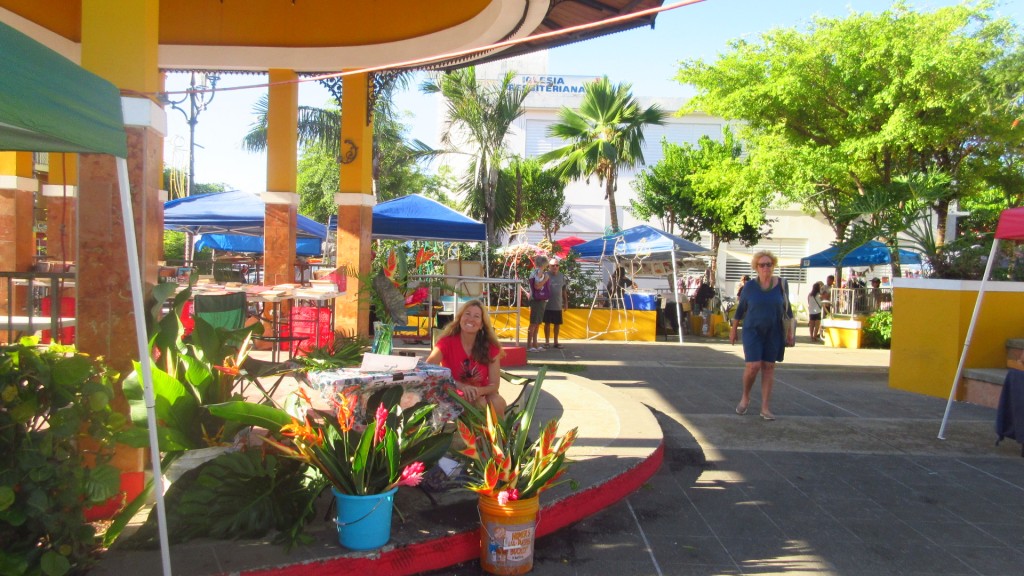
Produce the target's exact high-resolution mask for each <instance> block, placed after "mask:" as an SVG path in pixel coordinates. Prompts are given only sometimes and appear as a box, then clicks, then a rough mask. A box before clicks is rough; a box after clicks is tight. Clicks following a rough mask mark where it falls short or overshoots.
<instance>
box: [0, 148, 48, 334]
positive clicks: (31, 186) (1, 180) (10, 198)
mask: <svg viewBox="0 0 1024 576" xmlns="http://www.w3.org/2000/svg"><path fill="white" fill-rule="evenodd" d="M32 169H33V159H32V153H31V152H0V270H3V271H5V272H26V271H28V270H31V269H32V264H33V260H34V256H35V234H34V231H33V223H34V221H35V215H34V213H33V200H34V198H35V192H36V190H38V189H39V181H38V180H36V179H35V178H34V177H33V171H32ZM11 297H12V295H11V294H8V293H7V284H6V283H4V282H0V312H7V311H8V306H9V301H10V298H11ZM22 304H24V302H23V301H22ZM13 312H14V313H15V314H24V313H25V312H24V311H21V310H18V309H17V305H15V309H14V310H13ZM6 338H7V331H6V330H3V331H0V341H4V340H6Z"/></svg>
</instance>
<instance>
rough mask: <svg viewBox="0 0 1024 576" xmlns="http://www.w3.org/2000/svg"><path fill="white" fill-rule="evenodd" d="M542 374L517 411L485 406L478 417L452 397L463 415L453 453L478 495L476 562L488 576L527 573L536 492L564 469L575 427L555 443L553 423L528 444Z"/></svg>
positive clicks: (552, 482)
mask: <svg viewBox="0 0 1024 576" xmlns="http://www.w3.org/2000/svg"><path fill="white" fill-rule="evenodd" d="M546 372H547V369H546V368H542V369H541V370H540V372H539V373H538V374H537V380H536V382H535V383H534V386H533V388H532V389H531V390H530V395H529V397H528V398H527V401H526V405H525V407H524V408H523V410H522V411H517V410H515V409H511V410H510V411H509V412H508V413H506V414H504V415H498V414H497V413H496V412H495V410H494V407H492V406H490V405H488V406H487V411H486V413H485V414H480V412H479V411H478V410H476V409H475V408H474V407H473V406H472V405H471V404H469V403H467V402H466V401H465V400H464V399H463V398H462V397H460V396H458V394H457V393H454V392H453V393H452V396H453V397H454V398H456V400H458V401H459V403H460V404H461V405H462V407H463V410H464V412H463V415H462V417H460V418H459V421H458V430H459V439H460V440H461V443H462V447H461V448H460V449H459V450H458V453H459V454H460V455H461V456H462V459H463V460H464V462H465V464H466V473H467V474H468V475H469V477H470V481H469V483H468V484H467V486H466V487H467V488H469V489H470V490H472V491H474V492H476V493H477V494H478V495H479V506H480V520H481V531H480V563H481V565H482V566H483V568H484V570H486V571H487V572H490V573H492V574H522V573H525V572H528V571H529V570H530V569H531V568H532V566H533V538H534V527H535V525H536V516H537V510H538V509H539V496H540V493H541V492H543V491H545V490H547V489H549V488H552V487H554V486H556V485H557V484H559V483H560V482H559V480H560V479H561V477H562V476H563V475H564V474H565V471H566V468H567V467H568V465H569V462H568V460H567V459H566V453H567V452H568V450H569V447H570V446H572V443H573V442H574V441H575V440H576V433H577V429H576V428H573V429H572V430H570V431H569V432H567V433H566V434H565V435H564V436H562V437H560V438H559V437H558V420H555V419H552V420H550V421H549V422H548V423H547V424H546V425H545V426H544V427H543V428H542V429H541V430H540V436H539V437H538V438H537V440H535V441H533V442H531V441H530V440H529V439H528V434H529V432H530V430H531V427H532V426H533V418H534V412H535V410H536V408H537V401H538V399H539V398H540V390H541V384H542V383H543V381H544V375H545V373H546Z"/></svg>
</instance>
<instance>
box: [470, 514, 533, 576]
mask: <svg viewBox="0 0 1024 576" xmlns="http://www.w3.org/2000/svg"><path fill="white" fill-rule="evenodd" d="M539 504H540V497H538V496H534V497H533V498H528V499H526V500H514V501H511V502H509V503H508V504H506V505H504V506H502V505H500V504H498V500H497V498H492V497H489V496H480V566H481V567H482V568H483V569H484V571H485V572H488V573H490V574H499V575H503V576H504V575H511V574H526V573H527V572H529V571H530V570H532V569H533V541H534V534H535V533H536V528H537V510H538V508H539Z"/></svg>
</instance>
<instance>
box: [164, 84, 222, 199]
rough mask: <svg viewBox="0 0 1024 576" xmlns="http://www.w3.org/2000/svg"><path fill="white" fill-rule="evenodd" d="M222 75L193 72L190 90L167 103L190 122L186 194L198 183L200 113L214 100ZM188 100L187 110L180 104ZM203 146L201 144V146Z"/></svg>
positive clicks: (190, 193) (189, 193) (189, 194)
mask: <svg viewBox="0 0 1024 576" xmlns="http://www.w3.org/2000/svg"><path fill="white" fill-rule="evenodd" d="M218 80H220V76H217V75H216V74H208V73H206V72H192V78H191V81H190V83H189V89H188V92H187V93H186V94H185V95H184V96H182V97H181V99H179V100H171V99H167V101H166V102H167V104H168V105H169V106H170V107H171V108H174V109H175V110H177V111H178V112H181V114H182V115H183V116H184V117H185V122H187V123H188V183H187V186H186V188H185V196H191V195H192V190H193V189H195V185H196V124H199V114H200V113H201V112H203V111H205V110H206V107H207V106H209V105H210V102H213V97H214V95H215V93H216V90H217V81H218ZM186 101H187V102H188V110H187V111H186V110H185V109H184V108H182V107H181V106H180V105H181V104H184V103H185V102H186ZM200 148H201V146H200Z"/></svg>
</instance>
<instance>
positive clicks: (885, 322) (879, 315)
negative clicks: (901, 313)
mask: <svg viewBox="0 0 1024 576" xmlns="http://www.w3.org/2000/svg"><path fill="white" fill-rule="evenodd" d="M864 338H865V347H867V348H889V347H890V345H891V344H892V312H889V311H888V310H880V311H878V312H875V313H874V314H872V315H871V316H868V319H867V325H866V326H865V327H864Z"/></svg>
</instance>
